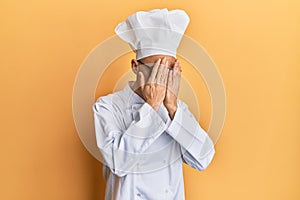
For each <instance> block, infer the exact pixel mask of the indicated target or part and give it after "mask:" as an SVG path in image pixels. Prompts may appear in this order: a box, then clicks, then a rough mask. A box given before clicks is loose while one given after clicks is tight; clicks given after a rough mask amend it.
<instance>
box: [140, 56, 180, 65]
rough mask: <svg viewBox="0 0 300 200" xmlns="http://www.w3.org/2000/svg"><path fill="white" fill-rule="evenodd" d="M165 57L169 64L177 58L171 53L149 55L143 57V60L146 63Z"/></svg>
mask: <svg viewBox="0 0 300 200" xmlns="http://www.w3.org/2000/svg"><path fill="white" fill-rule="evenodd" d="M164 57H166V58H167V60H168V62H169V64H174V63H175V58H174V57H173V56H169V55H153V56H148V57H145V58H142V59H141V61H142V62H144V63H154V62H155V61H157V60H158V59H160V58H161V59H163V58H164Z"/></svg>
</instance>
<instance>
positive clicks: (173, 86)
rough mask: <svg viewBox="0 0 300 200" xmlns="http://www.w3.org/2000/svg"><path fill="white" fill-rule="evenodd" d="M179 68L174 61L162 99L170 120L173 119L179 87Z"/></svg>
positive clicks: (177, 63) (178, 64)
mask: <svg viewBox="0 0 300 200" xmlns="http://www.w3.org/2000/svg"><path fill="white" fill-rule="evenodd" d="M180 79H181V66H180V63H179V61H178V60H176V62H175V64H174V67H173V70H169V74H168V81H167V91H166V96H165V99H164V105H165V107H166V108H167V110H168V112H169V115H170V118H171V119H173V118H174V115H175V112H176V110H177V96H178V91H179V87H180Z"/></svg>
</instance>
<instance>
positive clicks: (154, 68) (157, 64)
mask: <svg viewBox="0 0 300 200" xmlns="http://www.w3.org/2000/svg"><path fill="white" fill-rule="evenodd" d="M160 61H161V58H160V59H158V60H157V61H156V62H155V64H154V66H153V69H152V72H151V74H150V77H149V79H148V83H153V82H154V80H155V77H156V74H157V69H158V67H159V65H160Z"/></svg>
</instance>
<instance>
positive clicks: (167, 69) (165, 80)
mask: <svg viewBox="0 0 300 200" xmlns="http://www.w3.org/2000/svg"><path fill="white" fill-rule="evenodd" d="M168 64H169V62H168V61H167V62H166V66H165V67H164V71H163V77H162V78H163V79H162V83H163V84H164V85H165V86H166V85H167V80H168V73H169V68H168Z"/></svg>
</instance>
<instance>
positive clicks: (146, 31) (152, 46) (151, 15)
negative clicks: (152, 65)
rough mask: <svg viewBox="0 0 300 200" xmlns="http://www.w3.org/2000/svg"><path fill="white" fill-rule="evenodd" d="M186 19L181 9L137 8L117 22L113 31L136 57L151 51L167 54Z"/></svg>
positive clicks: (176, 42)
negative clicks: (123, 19)
mask: <svg viewBox="0 0 300 200" xmlns="http://www.w3.org/2000/svg"><path fill="white" fill-rule="evenodd" d="M189 21H190V18H189V16H188V15H187V14H186V13H185V11H183V10H170V11H169V10H168V9H167V8H164V9H154V10H150V11H148V12H145V11H139V12H136V13H134V14H133V15H131V16H129V17H128V18H127V19H126V21H124V22H121V23H119V24H118V25H117V26H116V28H115V32H116V34H117V35H118V36H119V37H120V38H121V39H122V40H124V41H125V42H127V43H129V45H130V47H131V49H132V50H133V51H134V52H135V53H136V59H137V60H138V59H141V58H144V57H147V56H151V55H158V54H163V55H170V56H173V57H175V58H176V51H177V48H178V46H179V43H180V41H181V39H182V36H183V34H184V32H185V30H186V28H187V26H188V23H189Z"/></svg>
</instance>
